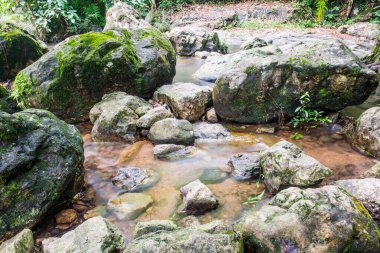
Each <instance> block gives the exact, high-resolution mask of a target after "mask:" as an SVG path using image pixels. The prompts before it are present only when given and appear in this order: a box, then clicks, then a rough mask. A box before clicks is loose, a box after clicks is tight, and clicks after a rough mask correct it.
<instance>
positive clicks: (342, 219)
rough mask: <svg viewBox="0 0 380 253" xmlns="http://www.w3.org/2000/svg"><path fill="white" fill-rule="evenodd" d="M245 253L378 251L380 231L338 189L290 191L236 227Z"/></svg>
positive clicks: (354, 200) (244, 216)
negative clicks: (240, 235) (241, 237)
mask: <svg viewBox="0 0 380 253" xmlns="http://www.w3.org/2000/svg"><path fill="white" fill-rule="evenodd" d="M235 229H236V230H238V231H239V232H240V233H242V235H243V237H244V238H243V239H244V248H245V251H244V252H313V253H324V252H373V253H375V252H379V251H380V243H379V239H380V233H379V232H380V231H379V228H378V227H377V225H376V223H375V222H374V221H373V220H372V218H371V216H370V215H369V214H368V211H367V210H366V209H365V208H364V206H363V204H362V203H361V202H360V201H358V200H356V199H355V198H354V197H352V196H351V195H350V194H349V193H347V192H346V191H344V190H343V189H341V188H339V187H337V186H324V187H322V188H317V189H305V190H302V189H299V188H296V187H291V188H288V189H286V190H283V191H281V192H279V193H278V194H277V195H276V196H275V197H274V198H273V199H272V200H271V201H270V202H269V203H268V204H266V205H263V206H262V207H260V208H258V209H257V210H252V211H249V212H248V213H246V214H244V215H243V217H242V218H240V220H239V221H238V222H237V224H236V225H235Z"/></svg>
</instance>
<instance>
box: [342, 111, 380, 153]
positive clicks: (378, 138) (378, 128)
mask: <svg viewBox="0 0 380 253" xmlns="http://www.w3.org/2000/svg"><path fill="white" fill-rule="evenodd" d="M347 137H348V139H349V140H350V142H351V144H352V145H353V146H354V147H355V148H356V149H358V150H359V151H360V152H362V153H364V154H368V155H371V156H373V157H376V158H380V106H375V107H372V108H370V109H368V110H366V111H365V112H363V113H362V115H360V117H359V119H358V120H357V121H356V123H355V127H354V129H352V130H349V131H347Z"/></svg>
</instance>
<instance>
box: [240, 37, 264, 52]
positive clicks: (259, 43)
mask: <svg viewBox="0 0 380 253" xmlns="http://www.w3.org/2000/svg"><path fill="white" fill-rule="evenodd" d="M265 46H268V43H267V42H266V41H265V40H263V39H260V38H257V37H255V38H252V39H249V40H247V41H245V42H243V44H241V46H240V50H248V49H252V48H255V47H265Z"/></svg>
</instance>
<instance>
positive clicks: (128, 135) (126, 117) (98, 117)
mask: <svg viewBox="0 0 380 253" xmlns="http://www.w3.org/2000/svg"><path fill="white" fill-rule="evenodd" d="M145 107H150V105H149V103H148V102H146V101H145V100H144V99H141V98H139V97H136V96H130V95H127V94H126V93H125V92H113V93H110V94H107V95H105V96H103V98H102V101H101V102H99V103H97V104H96V105H94V107H93V108H92V109H91V111H90V120H91V122H92V123H93V124H94V127H93V128H92V132H91V137H92V138H93V139H94V140H95V141H127V142H134V141H136V140H137V121H138V119H139V116H138V115H137V113H136V111H137V110H139V109H140V108H145Z"/></svg>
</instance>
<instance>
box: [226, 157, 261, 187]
mask: <svg viewBox="0 0 380 253" xmlns="http://www.w3.org/2000/svg"><path fill="white" fill-rule="evenodd" d="M228 166H229V167H230V168H231V170H232V176H234V177H235V178H236V179H238V180H248V179H252V178H259V177H260V175H261V167H260V156H259V154H258V153H242V154H237V155H234V156H233V157H232V158H231V159H230V160H229V161H228Z"/></svg>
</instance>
